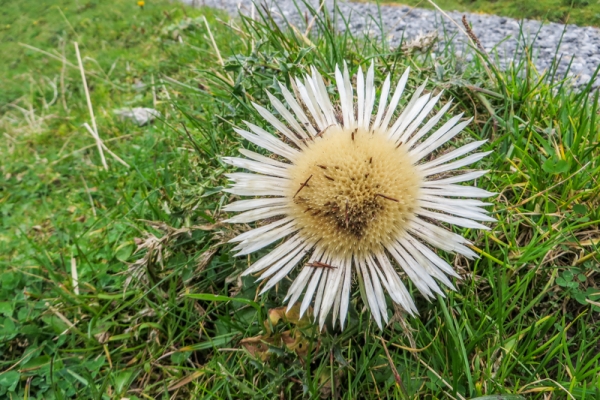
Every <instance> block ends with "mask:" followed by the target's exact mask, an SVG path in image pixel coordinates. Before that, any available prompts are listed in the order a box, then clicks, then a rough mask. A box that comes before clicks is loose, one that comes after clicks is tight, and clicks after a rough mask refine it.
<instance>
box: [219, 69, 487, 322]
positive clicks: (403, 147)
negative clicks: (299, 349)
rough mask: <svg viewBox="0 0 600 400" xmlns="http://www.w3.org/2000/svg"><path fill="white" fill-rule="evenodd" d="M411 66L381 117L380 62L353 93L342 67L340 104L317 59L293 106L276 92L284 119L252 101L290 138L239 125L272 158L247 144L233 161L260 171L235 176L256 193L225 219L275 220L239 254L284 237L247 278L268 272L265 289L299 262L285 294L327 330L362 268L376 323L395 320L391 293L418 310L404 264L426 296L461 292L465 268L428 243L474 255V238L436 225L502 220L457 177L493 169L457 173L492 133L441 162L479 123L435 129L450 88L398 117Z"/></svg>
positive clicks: (419, 93) (384, 100) (413, 102)
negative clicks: (456, 283)
mask: <svg viewBox="0 0 600 400" xmlns="http://www.w3.org/2000/svg"><path fill="white" fill-rule="evenodd" d="M408 73H409V71H408V70H406V72H405V73H404V74H403V75H402V77H401V78H400V80H399V82H398V84H397V86H396V89H395V91H394V94H393V95H392V98H391V100H389V99H388V97H389V94H390V76H389V75H388V77H387V78H386V79H385V82H384V83H383V86H382V88H381V95H380V97H379V102H378V105H377V109H376V114H375V115H373V111H374V109H375V103H376V92H375V87H374V66H373V65H371V67H370V68H369V70H368V72H367V74H366V77H365V76H364V74H363V72H362V69H359V70H358V74H357V77H356V99H355V96H354V88H353V87H352V85H351V82H350V76H349V73H348V69H347V67H346V66H344V73H343V74H342V73H341V72H340V70H339V69H338V68H337V67H336V71H335V78H336V84H337V91H338V93H339V104H335V105H334V104H333V103H332V102H331V99H330V97H329V94H328V93H327V88H326V86H325V83H324V81H323V78H322V76H321V75H320V74H319V73H318V72H317V71H316V69H315V68H314V67H313V68H312V75H310V76H309V75H306V76H305V79H304V81H301V80H300V79H298V78H296V79H295V81H294V84H295V85H294V91H295V93H296V95H294V94H292V93H291V92H290V91H289V90H288V89H287V88H286V87H285V86H284V85H282V84H280V85H279V86H280V88H281V93H282V95H283V98H284V100H285V103H287V107H286V105H284V103H283V102H282V101H280V100H279V99H277V98H276V97H275V96H273V95H272V94H270V93H267V94H268V96H269V99H270V100H271V104H272V105H273V107H274V108H275V110H276V111H277V113H278V114H279V116H280V117H281V119H282V120H279V119H278V118H276V117H275V116H274V115H273V114H272V113H271V112H269V111H268V110H267V109H265V108H264V107H262V106H260V105H258V104H254V107H255V108H256V109H257V110H258V112H259V113H260V114H261V116H262V117H263V118H265V119H266V120H267V121H268V122H269V123H270V124H271V125H272V126H273V128H274V129H275V130H276V131H278V133H279V134H280V135H281V136H282V138H281V139H278V138H277V137H275V136H274V135H272V134H271V133H269V132H267V131H265V130H264V129H262V128H260V127H258V126H257V125H255V124H252V123H250V122H246V125H247V126H248V128H249V131H245V130H241V129H236V130H235V131H236V132H237V133H238V134H240V135H241V136H242V137H244V138H245V139H247V140H248V141H250V142H252V143H254V144H256V145H257V146H259V147H262V148H264V149H266V150H268V151H269V152H271V153H273V155H274V156H273V157H265V156H263V155H260V154H258V153H255V152H253V151H250V150H247V149H240V152H241V153H242V154H243V155H244V156H246V157H247V158H237V157H225V158H224V161H225V162H227V163H229V164H231V165H234V166H236V167H239V168H245V169H247V170H249V171H252V172H253V173H246V172H236V173H231V174H228V175H227V176H228V177H229V178H230V179H231V180H232V181H233V182H234V185H233V187H232V188H230V189H227V191H228V192H230V193H233V194H236V195H240V196H255V198H254V199H250V200H240V201H236V202H233V203H231V204H229V205H228V206H226V207H225V210H226V211H235V212H242V213H241V214H238V215H236V216H234V217H232V218H230V219H228V220H227V222H230V223H249V222H255V221H259V220H264V219H269V222H268V223H266V224H263V225H262V226H259V227H257V228H255V229H252V230H250V231H248V232H245V233H243V234H241V235H239V236H237V237H236V238H234V239H232V242H237V243H239V244H238V245H237V247H235V249H234V250H236V251H238V253H237V255H238V256H242V255H246V254H250V253H252V252H255V251H257V250H260V249H262V248H264V247H266V246H268V245H270V244H272V243H274V242H276V241H280V240H282V239H283V241H282V243H281V244H280V245H279V246H278V247H276V248H275V249H273V250H272V251H271V252H270V253H268V254H267V255H265V256H264V257H262V258H261V259H259V260H258V261H257V262H255V263H254V264H253V265H252V266H251V267H250V268H248V269H247V270H246V271H245V272H244V274H253V273H257V272H261V271H262V273H261V275H260V278H259V279H261V280H264V279H268V280H267V282H266V284H265V285H264V287H263V289H262V292H261V293H264V292H265V291H267V290H269V289H270V288H272V287H273V286H274V285H275V284H277V283H278V282H279V281H280V280H281V279H282V278H284V277H285V276H287V275H288V274H289V273H290V272H291V271H292V270H293V269H294V268H295V267H296V266H298V265H302V266H301V270H300V273H299V274H298V276H297V277H296V279H295V280H294V282H293V283H292V285H291V286H290V288H289V291H288V293H287V296H286V300H289V307H291V306H292V305H293V304H295V303H296V302H297V301H298V300H299V298H300V297H301V296H302V294H303V293H304V298H303V300H302V304H301V314H303V313H304V312H305V311H306V310H307V309H308V306H309V305H310V303H311V302H313V297H314V315H315V318H317V317H318V319H319V324H320V326H321V327H322V326H323V324H324V322H325V319H326V317H327V315H328V314H329V312H330V311H331V310H332V309H333V322H334V325H335V322H336V319H337V318H338V316H339V319H340V325H341V326H342V327H343V325H344V321H345V319H346V314H347V310H348V303H349V298H350V289H351V281H352V276H353V275H354V273H356V276H357V278H358V281H359V283H360V285H361V287H363V288H364V294H365V295H366V303H367V304H368V306H369V308H370V310H371V313H372V315H373V318H374V319H375V321H376V322H377V325H378V326H379V327H381V326H382V319H383V320H384V321H385V322H386V323H387V321H388V312H387V305H386V300H385V296H384V289H385V290H386V291H387V293H388V294H389V296H390V298H391V299H392V300H393V301H394V302H396V303H398V304H399V305H401V306H402V307H403V308H404V309H405V310H407V311H408V312H409V313H411V314H414V313H416V312H417V309H416V307H415V304H414V302H413V300H412V298H411V296H410V294H409V292H408V290H407V289H406V287H405V285H404V284H403V282H402V280H401V279H400V277H399V275H398V273H397V270H396V269H397V268H398V267H399V268H400V269H401V270H403V271H404V273H405V274H406V276H408V278H409V279H410V280H411V281H412V282H413V284H414V285H415V287H416V288H417V289H418V290H419V291H420V292H421V293H422V294H423V295H424V296H425V297H427V298H431V297H433V295H434V293H438V294H440V295H442V296H443V295H444V292H443V291H442V290H441V289H440V287H439V286H438V283H437V282H436V280H437V281H438V282H441V283H443V284H444V285H446V286H447V287H449V288H452V289H453V285H452V283H451V282H450V280H449V279H448V276H447V275H451V276H455V277H458V275H457V274H456V273H455V272H454V270H453V269H452V267H451V266H450V265H448V263H447V262H446V261H444V260H443V259H442V258H440V257H439V256H438V255H437V254H436V253H435V252H434V251H433V250H432V248H431V247H434V248H439V249H442V250H445V251H449V252H456V253H459V254H462V255H464V256H465V257H467V258H475V257H477V256H476V254H475V253H474V252H473V251H472V250H471V249H469V248H468V247H467V244H468V241H467V240H466V239H464V238H463V237H462V236H460V235H458V234H455V233H452V232H450V231H449V230H447V229H445V228H443V227H442V226H439V225H438V223H439V222H442V223H446V224H451V225H457V226H461V227H467V228H475V229H488V228H487V227H486V226H484V225H482V224H481V223H479V222H477V221H494V219H493V218H491V217H490V216H488V215H487V211H486V210H485V209H483V208H482V207H483V206H486V205H488V203H483V202H481V201H479V200H473V199H469V198H482V197H488V196H490V195H491V194H492V193H490V192H487V191H485V190H482V189H479V188H477V187H472V186H463V185H457V183H461V182H466V181H470V180H473V179H476V178H478V177H480V176H482V175H483V174H484V173H485V172H486V171H476V172H467V173H461V174H457V173H456V170H458V169H459V168H461V167H463V166H466V165H469V164H472V163H474V162H476V161H478V160H480V159H481V158H483V157H484V156H485V155H486V154H488V152H484V153H475V154H471V155H468V156H465V155H466V154H467V153H470V152H471V151H473V150H475V149H477V148H478V147H480V146H481V145H482V144H484V143H485V141H478V142H473V143H469V144H467V145H465V146H462V147H459V148H457V149H456V150H452V151H450V152H448V153H446V154H443V155H441V156H439V157H437V158H432V155H433V154H434V152H435V151H436V150H437V149H438V148H439V147H440V146H442V145H443V144H444V143H446V142H448V141H449V140H451V139H452V138H454V137H455V136H456V135H457V134H458V133H460V132H461V131H462V129H463V128H464V127H465V126H466V125H467V124H468V123H469V122H470V120H469V121H463V122H460V119H461V116H462V115H458V116H455V117H453V118H451V119H449V120H448V121H447V122H446V123H444V124H442V125H441V126H440V127H439V128H437V129H436V130H433V128H434V127H435V126H436V125H438V122H439V121H440V120H441V119H442V118H443V117H444V115H445V114H446V112H447V111H448V109H449V107H450V104H449V103H448V104H446V105H445V106H443V107H442V108H441V109H440V110H439V111H438V112H437V113H436V114H435V115H434V116H433V117H431V118H430V119H429V120H427V121H426V117H427V116H428V115H429V113H430V112H431V111H432V110H433V109H434V107H435V105H436V103H437V101H438V100H439V98H440V96H441V93H440V94H438V95H437V96H432V94H431V93H428V94H423V92H424V89H425V84H423V85H422V86H420V87H418V88H417V90H416V91H415V93H414V94H413V95H412V97H411V99H410V100H409V102H408V104H406V106H405V107H404V108H403V109H402V111H401V112H400V115H399V116H397V117H396V118H395V119H394V120H392V118H393V117H394V114H395V111H396V109H397V107H398V103H399V101H400V98H401V96H402V93H403V92H404V88H405V86H406V83H407V80H408ZM365 78H366V79H365ZM388 101H389V105H388ZM463 156H465V157H463ZM441 174H443V177H440V176H441ZM453 197H458V199H455V198H453ZM273 219H274V221H273Z"/></svg>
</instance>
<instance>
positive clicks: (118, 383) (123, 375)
mask: <svg viewBox="0 0 600 400" xmlns="http://www.w3.org/2000/svg"><path fill="white" fill-rule="evenodd" d="M132 374H133V371H129V370H126V371H121V372H119V373H117V374H115V375H114V378H113V379H114V382H115V391H116V392H117V393H123V389H125V385H127V382H129V379H130V378H131V375H132Z"/></svg>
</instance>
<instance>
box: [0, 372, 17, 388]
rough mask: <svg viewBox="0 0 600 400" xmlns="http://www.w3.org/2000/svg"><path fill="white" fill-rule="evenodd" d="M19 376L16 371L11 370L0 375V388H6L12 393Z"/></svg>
mask: <svg viewBox="0 0 600 400" xmlns="http://www.w3.org/2000/svg"><path fill="white" fill-rule="evenodd" d="M20 379H21V374H20V373H19V372H18V371H15V370H11V371H8V372H4V373H3V374H0V386H1V387H5V388H8V391H9V392H12V391H13V390H15V388H16V387H17V384H18V383H19V380H20Z"/></svg>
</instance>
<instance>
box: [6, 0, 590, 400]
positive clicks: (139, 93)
mask: <svg viewBox="0 0 600 400" xmlns="http://www.w3.org/2000/svg"><path fill="white" fill-rule="evenodd" d="M68 3H70V2H67V1H65V2H64V3H60V2H59V1H56V2H54V3H53V4H54V5H53V6H49V5H47V4H46V5H43V6H42V5H37V6H36V7H38V8H37V9H36V8H31V7H29V6H27V7H26V6H25V5H10V6H6V7H4V8H3V9H2V17H1V18H2V20H1V21H0V22H1V24H0V26H5V25H7V24H8V23H10V24H11V28H10V29H9V30H5V31H3V32H2V35H4V36H3V37H0V39H1V40H0V46H1V47H0V52H1V53H2V54H8V56H7V57H6V58H4V59H3V63H2V65H1V66H0V68H1V69H2V74H3V78H6V79H2V80H3V82H4V83H3V85H4V87H3V89H2V91H1V92H0V93H1V94H0V99H1V101H0V131H2V134H3V136H2V137H1V138H0V154H2V163H0V216H1V224H0V226H1V227H2V229H1V230H0V282H1V285H0V398H10V399H24V398H27V399H29V398H37V399H65V398H81V399H87V398H89V399H111V398H116V399H120V398H122V397H128V398H130V399H136V398H137V399H150V398H161V399H168V398H184V399H188V398H294V399H296V398H298V399H300V398H327V397H333V398H347V399H353V398H358V397H360V398H401V399H402V398H411V399H416V398H432V399H435V398H476V397H478V396H484V395H494V394H504V395H506V396H504V397H502V398H505V399H517V398H522V397H520V396H519V395H522V396H525V397H526V398H532V399H545V398H561V399H562V398H564V399H568V398H569V399H572V398H576V399H596V398H600V384H599V382H598V374H599V373H600V365H599V359H600V355H599V354H600V351H599V350H600V348H599V347H598V343H600V307H598V303H599V302H600V299H599V298H600V294H599V292H600V289H599V288H598V282H599V276H600V268H599V267H598V261H599V260H600V258H599V257H598V255H599V253H598V237H599V233H598V232H599V231H600V228H599V225H600V215H599V214H600V213H599V211H598V209H599V204H598V198H599V196H598V194H599V191H600V184H599V183H598V178H597V177H598V176H599V173H598V172H599V170H600V149H599V146H598V145H599V141H600V137H599V133H598V132H599V130H598V128H599V126H598V125H599V124H598V116H597V115H598V112H599V108H598V94H597V92H594V91H592V90H591V89H590V88H584V89H583V90H580V91H578V92H574V91H572V90H571V89H570V88H569V86H568V85H567V84H564V83H563V82H558V83H551V82H552V77H551V76H550V75H551V71H550V73H549V74H548V75H542V76H540V75H539V74H538V73H537V72H536V71H535V70H533V68H532V66H531V65H530V64H529V63H528V62H527V61H526V60H515V64H514V68H513V69H511V70H509V71H507V72H498V71H496V70H495V69H494V67H493V65H492V66H488V67H487V68H488V69H486V64H485V63H483V62H482V61H481V60H480V59H478V58H476V60H475V61H474V62H473V63H469V64H466V65H465V64H464V62H463V61H461V60H460V59H458V58H457V56H456V55H455V53H454V52H453V49H452V48H447V49H446V50H445V52H444V54H442V55H441V56H438V57H436V59H435V60H434V59H433V58H432V57H431V55H430V54H429V53H427V52H425V53H422V54H419V53H415V55H413V56H410V57H409V56H406V55H404V54H402V53H401V52H399V51H397V50H395V49H389V48H386V47H385V46H383V45H382V44H381V43H376V42H373V41H371V40H369V39H363V38H354V37H350V36H345V35H341V34H336V33H335V32H332V31H327V32H326V33H325V34H323V35H319V34H317V33H312V34H311V36H310V37H309V38H303V37H301V36H298V35H295V34H293V33H291V32H289V31H288V30H285V29H284V30H283V31H281V30H279V29H277V28H275V27H272V26H271V25H269V24H268V20H266V21H265V20H261V21H258V22H252V21H249V20H247V19H244V20H237V21H236V22H235V24H234V26H226V25H225V24H223V23H221V22H220V20H225V19H226V17H225V16H224V15H223V14H219V13H216V12H214V11H210V10H206V9H203V10H192V9H188V8H183V7H182V6H180V5H177V4H171V3H169V2H167V1H157V2H148V3H149V4H148V5H147V6H146V8H145V9H144V10H141V9H139V8H138V7H137V6H136V5H135V2H131V1H127V2H126V1H122V0H119V1H115V2H111V3H110V4H107V2H99V1H98V2H94V1H90V2H88V3H85V4H84V3H80V6H78V7H75V6H71V5H69V4H68ZM55 5H58V6H60V10H61V11H62V14H61V13H60V12H59V9H58V7H56V6H55ZM63 15H64V16H63ZM201 15H205V16H206V18H207V20H208V23H209V25H210V26H211V30H212V34H213V35H214V39H215V43H216V44H217V47H218V49H219V51H220V55H221V57H222V58H223V60H224V64H225V65H224V67H223V66H221V64H220V62H219V59H218V57H217V53H216V51H215V49H214V47H213V45H212V43H211V41H210V39H209V32H208V31H207V29H206V25H205V24H204V21H203V19H201V18H199V17H200V16H201ZM42 19H43V20H44V21H45V22H44V24H45V25H44V26H45V29H43V30H40V31H39V32H38V31H37V29H38V28H37V26H38V25H34V24H32V23H31V21H40V20H42ZM15 21H16V22H15ZM316 23H317V25H318V26H326V25H327V24H328V21H327V19H325V18H323V17H320V18H318V19H317V22H316ZM38 24H39V22H38ZM299 29H300V30H301V31H303V29H304V28H303V27H299ZM111 32H114V33H111ZM6 37H10V38H11V40H10V41H7V40H4V39H5V38H6ZM179 38H181V40H180V39H179ZM73 41H78V43H79V45H80V48H81V52H82V57H84V59H85V61H84V65H85V70H86V74H87V79H88V84H89V86H90V91H91V100H92V103H93V106H94V110H95V114H96V118H97V124H98V129H99V132H100V135H101V136H102V138H103V139H104V140H105V143H106V145H107V146H108V147H109V148H110V149H111V150H112V151H114V152H115V153H116V154H117V155H119V156H120V157H121V158H123V159H124V160H125V161H126V162H127V163H128V164H129V165H130V166H131V167H130V168H126V167H125V166H123V165H121V164H119V163H117V162H115V160H114V159H113V158H112V157H111V156H109V155H107V160H108V164H109V170H108V171H106V170H104V169H103V168H102V166H101V161H100V158H99V156H98V152H97V150H96V147H95V144H94V141H93V139H92V138H91V137H90V136H89V135H88V134H87V133H86V131H85V130H84V129H83V128H82V124H83V123H85V122H90V117H89V114H88V111H87V105H86V100H85V95H84V91H83V89H82V84H81V76H80V72H79V70H78V69H77V68H74V67H71V66H69V65H68V64H65V63H63V62H61V61H60V60H61V59H62V54H64V56H65V58H66V59H67V60H68V61H69V63H71V64H73V65H74V66H77V59H76V57H75V54H74V48H73V44H72V42H73ZM18 43H25V44H29V45H31V46H33V47H35V48H38V49H40V50H43V51H45V52H49V53H51V54H54V55H55V57H57V58H58V60H57V59H56V58H55V57H50V56H48V55H47V54H43V53H41V52H40V51H38V50H33V49H32V48H31V47H23V46H21V45H19V44H18ZM63 43H64V52H63V45H62V44H63ZM344 59H346V60H348V62H349V65H350V68H351V69H352V70H356V69H357V68H358V66H359V65H363V66H364V65H367V64H368V63H369V62H370V60H371V59H374V60H375V61H376V65H377V75H376V77H377V80H378V81H381V80H382V78H383V77H384V76H385V74H386V73H388V72H392V74H393V76H394V77H396V79H397V78H398V77H399V73H400V72H401V71H403V70H404V68H405V67H406V66H408V65H410V66H411V67H412V68H413V71H414V72H413V74H412V77H411V80H410V81H409V82H410V87H416V85H418V84H419V83H420V82H422V81H423V80H424V79H425V78H429V83H428V89H429V90H434V89H441V88H443V89H445V95H444V100H448V99H449V98H450V97H453V98H455V101H454V104H455V105H454V106H453V108H452V110H451V111H452V112H451V114H456V113H458V112H461V111H464V112H466V115H465V117H469V116H474V118H475V120H474V122H473V123H472V124H471V125H470V127H469V128H468V129H467V130H466V132H464V134H463V135H462V136H461V137H460V138H458V139H457V140H458V141H459V142H464V141H469V140H472V139H481V138H486V139H488V140H489V144H488V145H487V149H491V150H494V153H493V154H492V155H491V156H490V157H488V158H487V159H486V160H485V161H483V162H482V163H480V167H481V168H486V169H490V170H491V172H490V174H488V175H487V178H485V179H482V180H480V182H478V185H479V186H480V187H483V188H485V189H488V190H490V191H494V192H498V193H499V195H498V197H497V198H496V199H495V200H494V203H495V204H494V206H493V211H494V215H495V216H496V217H497V218H498V223H496V224H494V225H493V229H492V230H491V231H489V232H473V231H469V230H458V232H460V233H461V234H464V235H466V236H467V237H469V238H470V239H471V240H472V241H473V243H474V244H475V246H476V248H477V251H478V252H480V254H481V255H482V257H481V258H480V259H479V260H477V261H475V262H470V261H468V260H465V259H463V258H461V257H454V256H451V255H444V254H442V256H444V257H446V258H447V259H448V261H449V262H451V263H452V264H453V265H455V267H456V268H457V270H458V271H459V272H460V273H461V275H463V277H464V278H463V280H462V281H460V282H458V291H457V292H449V293H448V296H447V298H438V299H437V300H436V301H435V302H433V303H428V302H426V301H424V300H423V298H422V297H420V296H419V295H418V294H416V291H414V290H411V291H412V292H413V293H414V295H415V296H416V301H417V305H418V307H419V310H420V314H421V315H420V317H419V318H411V317H408V316H407V315H405V314H403V313H402V312H401V311H397V313H396V314H395V316H396V317H397V319H396V320H395V322H394V323H392V324H390V325H389V326H388V327H387V328H386V329H385V330H384V331H379V330H378V328H377V327H376V325H375V324H374V323H373V322H372V321H371V320H370V317H369V313H368V312H365V311H364V304H363V303H362V301H361V299H360V295H359V290H358V288H355V291H354V293H353V295H352V299H351V305H350V315H349V322H348V326H347V327H346V329H345V330H344V331H343V332H340V331H339V330H332V329H328V331H326V332H324V333H322V334H319V333H318V332H317V330H316V329H315V328H314V327H312V325H310V324H307V323H306V321H297V320H294V319H293V318H290V319H287V320H285V321H279V322H278V321H276V316H277V314H278V307H280V306H281V304H282V299H283V295H284V294H285V292H286V289H287V286H288V285H289V283H290V281H284V282H283V283H281V284H280V285H279V287H278V288H277V290H271V291H270V292H269V293H268V294H266V295H265V296H263V297H257V296H256V291H257V284H255V283H254V282H253V279H252V278H240V274H241V272H242V271H243V270H244V268H246V266H247V265H248V263H249V262H251V261H252V260H253V259H255V258H256V257H257V256H253V257H251V258H249V259H234V258H232V256H231V253H230V249H231V246H229V245H227V244H224V242H226V241H227V239H228V238H230V237H232V236H233V235H234V234H235V232H234V229H237V228H235V227H229V226H224V225H221V224H220V223H219V221H220V220H221V219H223V218H224V217H225V215H224V214H223V213H222V212H221V211H220V209H221V207H222V205H223V204H225V203H226V202H228V201H229V197H228V195H227V194H225V193H223V192H222V191H221V189H222V188H223V186H224V185H226V180H225V179H224V177H223V173H224V172H226V171H227V170H228V168H226V167H225V166H224V164H222V163H221V161H220V159H219V156H220V155H232V154H235V153H236V148H238V147H239V146H240V145H245V146H248V144H247V143H241V141H240V139H239V138H238V137H237V136H236V135H235V134H234V133H233V130H232V126H240V125H241V124H242V120H248V119H250V120H255V121H259V122H258V123H259V124H263V122H261V121H262V119H261V118H260V117H259V116H258V114H257V113H256V112H255V111H253V109H252V107H251V105H250V102H251V101H258V102H263V103H266V101H267V97H266V95H265V93H264V90H265V89H269V90H271V91H274V92H277V91H278V89H277V87H276V85H275V84H274V78H275V77H277V78H278V79H282V80H287V79H288V78H287V77H288V74H290V73H291V74H298V73H300V72H302V71H305V67H306V65H309V64H314V65H316V66H317V68H318V69H319V70H320V71H321V72H322V73H324V74H328V75H330V74H331V72H332V70H333V68H334V66H335V64H336V63H339V62H341V61H342V60H344ZM113 65H114V67H113ZM488 70H489V72H488ZM138 81H141V82H142V83H144V84H145V85H146V86H145V87H143V88H138V89H136V87H135V86H134V85H135V84H136V82H138ZM61 82H62V83H61ZM153 82H154V85H153V84H152V83H153ZM138 86H139V85H138ZM55 87H56V89H55ZM332 93H333V91H332ZM155 96H156V99H155ZM155 103H156V108H157V109H159V110H160V111H161V113H162V114H163V118H161V119H160V120H159V121H157V122H156V123H154V124H152V125H149V126H145V127H137V126H135V125H133V124H131V123H129V122H126V121H121V120H119V119H118V118H116V117H115V115H114V114H113V112H112V110H113V109H116V108H121V107H125V106H130V105H131V106H150V107H152V106H154V105H155ZM184 127H185V128H184ZM186 129H187V131H189V135H188V134H187V133H186ZM72 263H74V265H75V267H76V269H77V271H78V276H79V287H78V290H79V294H77V291H76V290H75V288H74V285H73V279H72V274H71V269H72ZM590 301H591V303H590ZM267 320H268V321H270V322H267V324H266V325H265V321H267ZM284 339H285V340H288V341H289V340H291V341H292V344H291V345H290V346H289V347H286V346H285V345H283V343H282V340H284ZM384 346H385V347H384ZM414 349H417V350H414ZM386 350H387V351H389V354H390V358H391V362H390V360H389V359H388V357H387V355H386ZM391 363H392V364H393V365H394V367H395V369H396V370H397V372H398V374H399V377H400V381H401V383H402V384H401V385H399V384H398V383H397V381H396V379H395V377H394V373H393V369H392V368H391V366H390V365H391ZM511 396H512V397H511ZM495 398H498V397H495Z"/></svg>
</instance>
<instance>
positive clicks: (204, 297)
mask: <svg viewBox="0 0 600 400" xmlns="http://www.w3.org/2000/svg"><path fill="white" fill-rule="evenodd" d="M186 296H187V297H189V298H190V299H196V300H207V301H237V302H239V303H244V304H248V305H249V306H252V307H254V308H256V309H257V310H260V305H259V304H258V303H255V302H254V301H252V300H248V299H244V298H240V297H228V296H219V295H215V294H209V293H192V294H188V295H186Z"/></svg>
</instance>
